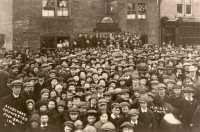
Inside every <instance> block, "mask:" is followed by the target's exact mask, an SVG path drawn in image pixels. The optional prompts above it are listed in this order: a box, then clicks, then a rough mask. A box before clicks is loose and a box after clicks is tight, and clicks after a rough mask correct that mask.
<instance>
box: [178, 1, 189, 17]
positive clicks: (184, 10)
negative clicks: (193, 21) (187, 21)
mask: <svg viewBox="0 0 200 132" xmlns="http://www.w3.org/2000/svg"><path fill="white" fill-rule="evenodd" d="M192 13H193V12H192V0H177V14H178V15H182V16H183V15H184V16H190V15H192Z"/></svg>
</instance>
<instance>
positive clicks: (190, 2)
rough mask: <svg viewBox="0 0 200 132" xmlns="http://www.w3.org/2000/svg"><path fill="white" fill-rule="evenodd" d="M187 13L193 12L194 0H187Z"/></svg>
mask: <svg viewBox="0 0 200 132" xmlns="http://www.w3.org/2000/svg"><path fill="white" fill-rule="evenodd" d="M185 13H186V15H188V14H189V15H191V14H192V0H185Z"/></svg>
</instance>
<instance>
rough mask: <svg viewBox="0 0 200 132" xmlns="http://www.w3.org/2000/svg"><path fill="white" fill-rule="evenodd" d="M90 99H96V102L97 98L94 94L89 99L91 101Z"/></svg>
mask: <svg viewBox="0 0 200 132" xmlns="http://www.w3.org/2000/svg"><path fill="white" fill-rule="evenodd" d="M91 99H96V100H98V96H97V95H96V94H93V95H91V97H90V99H89V100H91Z"/></svg>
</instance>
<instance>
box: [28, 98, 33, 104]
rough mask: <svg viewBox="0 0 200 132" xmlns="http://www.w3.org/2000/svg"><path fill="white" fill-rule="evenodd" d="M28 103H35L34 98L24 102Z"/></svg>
mask: <svg viewBox="0 0 200 132" xmlns="http://www.w3.org/2000/svg"><path fill="white" fill-rule="evenodd" d="M29 103H32V104H35V102H34V100H32V99H29V100H27V101H26V104H29Z"/></svg>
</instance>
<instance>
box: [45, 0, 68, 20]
mask: <svg viewBox="0 0 200 132" xmlns="http://www.w3.org/2000/svg"><path fill="white" fill-rule="evenodd" d="M42 7H43V8H42V16H43V17H68V16H69V1H68V0H42Z"/></svg>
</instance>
